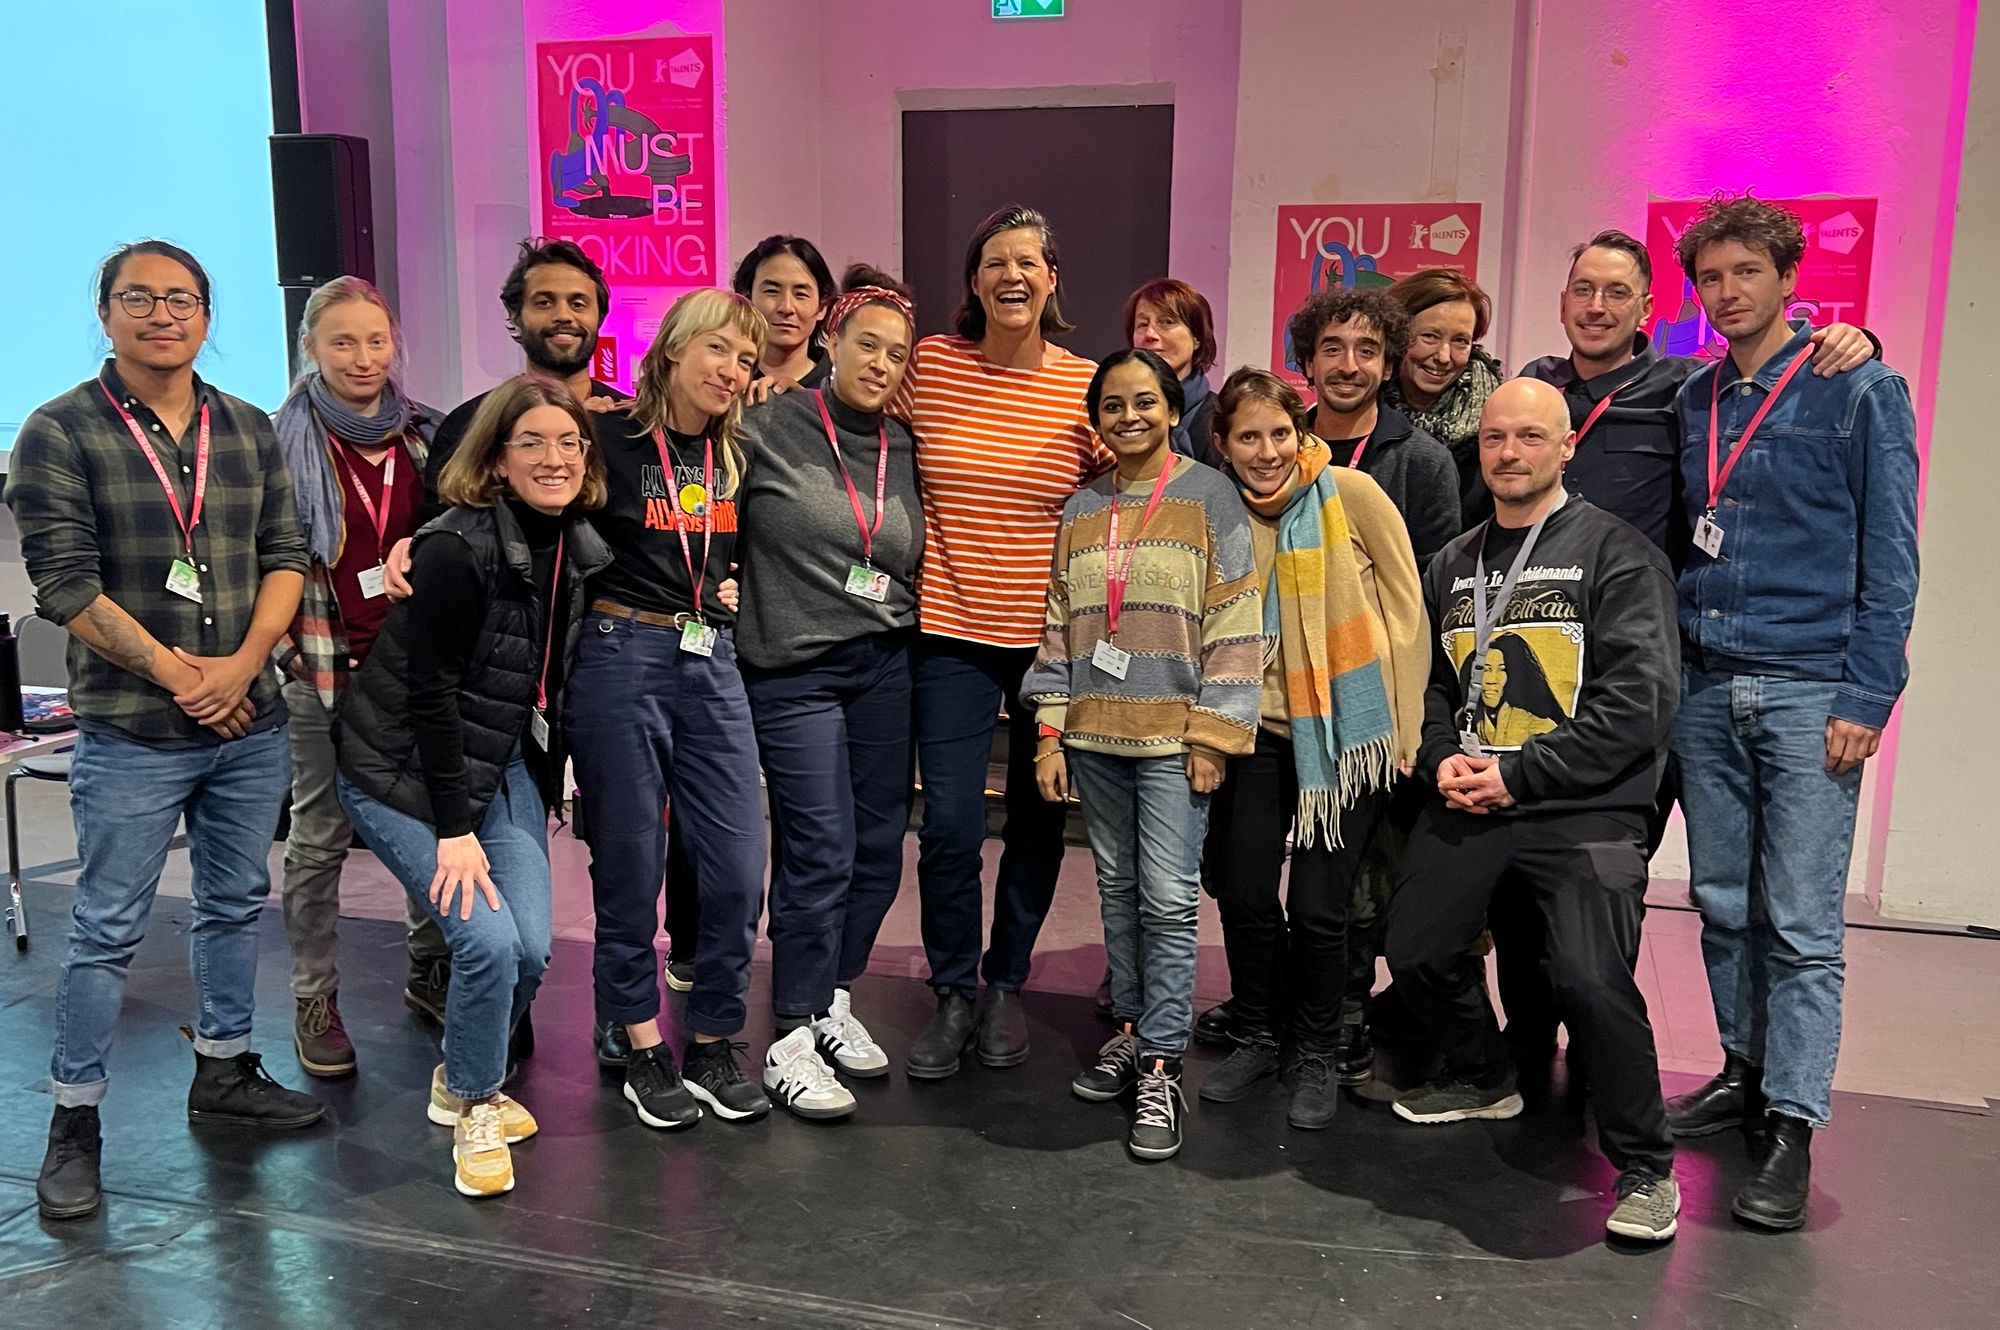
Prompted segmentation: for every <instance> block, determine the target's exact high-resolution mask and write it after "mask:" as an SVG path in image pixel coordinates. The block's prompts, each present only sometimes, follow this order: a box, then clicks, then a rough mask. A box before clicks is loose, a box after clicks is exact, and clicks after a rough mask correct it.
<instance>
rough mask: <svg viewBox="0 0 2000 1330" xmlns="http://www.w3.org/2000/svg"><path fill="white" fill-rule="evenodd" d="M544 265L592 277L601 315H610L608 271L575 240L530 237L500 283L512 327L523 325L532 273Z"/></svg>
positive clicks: (508, 319) (503, 302) (522, 243)
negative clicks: (522, 308)
mask: <svg viewBox="0 0 2000 1330" xmlns="http://www.w3.org/2000/svg"><path fill="white" fill-rule="evenodd" d="M544 264H553V265H555V266H558V267H563V268H574V269H576V270H577V271H578V272H580V273H582V274H583V275H584V276H585V277H588V278H589V279H590V280H591V283H592V285H594V286H596V288H597V316H598V317H599V318H600V319H601V318H603V317H604V316H605V314H607V313H609V312H610V310H611V288H610V286H608V285H607V284H606V283H605V281H604V269H602V268H600V267H598V266H597V260H595V259H593V258H591V257H590V255H588V254H586V253H584V252H583V246H581V245H579V244H577V243H576V242H575V241H574V240H549V239H546V238H544V237H542V236H530V237H528V238H527V239H526V240H523V241H522V242H521V252H520V254H519V255H517V256H516V257H515V259H514V266H513V267H511V268H509V269H508V270H507V280H506V281H504V282H502V283H500V303H501V305H502V306H504V307H505V308H506V310H507V326H508V327H510V328H518V327H520V326H521V302H522V301H524V300H526V299H527V298H528V270H529V269H531V268H539V267H542V266H543V265H544Z"/></svg>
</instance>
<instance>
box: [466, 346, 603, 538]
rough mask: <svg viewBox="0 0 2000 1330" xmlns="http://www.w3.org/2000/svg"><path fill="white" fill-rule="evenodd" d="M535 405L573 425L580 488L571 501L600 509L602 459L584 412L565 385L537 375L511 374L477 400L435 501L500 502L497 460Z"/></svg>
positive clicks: (501, 489)
mask: <svg viewBox="0 0 2000 1330" xmlns="http://www.w3.org/2000/svg"><path fill="white" fill-rule="evenodd" d="M538 406H553V407H556V408H558V409H560V410H562V411H565V412H567V413H568V415H569V418H570V419H571V420H573V421H575V422H576V432H577V433H578V434H579V435H581V436H582V437H583V490H582V492H580V493H579V494H578V495H577V496H576V501H577V503H578V504H579V505H581V506H582V507H585V508H601V507H603V506H604V496H605V483H604V455H603V453H601V452H599V451H598V448H597V443H596V441H595V439H594V438H593V437H592V434H591V425H590V413H589V412H588V411H585V410H584V409H583V403H581V402H579V401H577V400H576V396H575V394H573V393H571V392H570V390H569V387H568V386H567V385H566V384H563V383H561V382H559V381H557V380H555V379H551V378H547V377H544V376H543V375H540V374H521V375H517V376H515V377H514V378H511V379H509V380H507V381H506V382H505V383H503V384H501V385H500V386H499V387H498V388H495V389H494V390H493V391H492V392H490V393H488V394H486V396H485V398H484V399H482V400H481V401H480V403H479V410H478V411H476V412H475V413H473V417H472V423H471V424H470V425H468V426H466V429H465V438H464V439H463V440H461V441H460V443H459V445H458V448H457V449H456V450H455V451H454V452H453V453H452V455H451V460H450V461H448V462H446V463H445V464H444V474H443V475H441V476H439V477H438V500H439V502H441V503H446V504H449V505H451V506H452V507H454V508H491V507H492V506H493V505H494V504H495V503H496V502H498V501H499V500H500V499H501V498H503V497H504V496H505V494H506V491H507V483H506V482H505V481H503V480H502V479H500V456H501V454H502V453H504V452H505V451H506V450H507V439H508V436H509V435H511V434H512V433H513V432H514V426H516V425H517V424H519V423H520V421H521V417H522V416H525V415H527V414H528V413H529V412H530V411H532V410H534V409H535V408H536V407H538Z"/></svg>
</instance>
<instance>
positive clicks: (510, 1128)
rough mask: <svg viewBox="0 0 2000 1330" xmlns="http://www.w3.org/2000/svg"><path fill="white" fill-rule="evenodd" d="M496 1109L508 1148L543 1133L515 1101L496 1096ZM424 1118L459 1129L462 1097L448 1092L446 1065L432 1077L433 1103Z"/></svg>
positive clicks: (439, 1068) (439, 1066)
mask: <svg viewBox="0 0 2000 1330" xmlns="http://www.w3.org/2000/svg"><path fill="white" fill-rule="evenodd" d="M493 1106H494V1107H495V1108H497V1109H499V1110H500V1124H501V1127H502V1129H503V1130H505V1132H506V1133H507V1144H509V1145H519V1144H520V1143H521V1142H522V1141H525V1140H527V1139H528V1138H529V1137H530V1136H533V1135H534V1134H535V1133H536V1132H538V1131H540V1130H541V1127H540V1125H539V1124H537V1123H536V1121H535V1115H534V1114H533V1113H530V1112H529V1111H528V1110H527V1109H525V1108H523V1107H521V1105H520V1104H519V1103H518V1102H516V1101H515V1100H512V1099H509V1098H508V1097H507V1096H506V1095H504V1094H497V1095H494V1096H493ZM424 1116H425V1117H427V1118H429V1119H430V1120H431V1121H432V1122H435V1123H437V1125H438V1126H440V1127H453V1126H457V1125H458V1096H456V1095H454V1094H453V1093H452V1092H451V1091H449V1090H447V1089H445V1088H444V1064H443V1063H442V1062H440V1063H439V1064H438V1069H437V1070H436V1071H434V1072H432V1073H431V1102H430V1106H429V1107H427V1108H426V1109H425V1110H424Z"/></svg>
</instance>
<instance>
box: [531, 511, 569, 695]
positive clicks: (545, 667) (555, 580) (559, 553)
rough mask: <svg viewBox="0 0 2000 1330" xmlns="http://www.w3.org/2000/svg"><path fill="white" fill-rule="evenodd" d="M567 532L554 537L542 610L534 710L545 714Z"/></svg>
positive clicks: (554, 647) (554, 645) (554, 646)
mask: <svg viewBox="0 0 2000 1330" xmlns="http://www.w3.org/2000/svg"><path fill="white" fill-rule="evenodd" d="M567 534H568V533H567V532H565V533H563V535H559V536H557V537H556V571H555V575H554V576H553V577H551V578H549V604H548V608H547V609H545V610H543V611H542V617H543V618H544V619H546V620H547V621H548V622H547V624H546V625H545V626H546V628H547V630H548V631H547V632H546V633H545V634H544V635H543V639H542V677H541V679H540V680H539V681H538V682H537V683H536V684H535V710H537V711H539V712H542V713H543V714H545V715H546V714H547V712H548V709H549V657H550V656H552V655H554V654H555V649H556V592H557V591H558V590H559V589H560V588H561V587H562V559H563V539H564V536H566V535H567Z"/></svg>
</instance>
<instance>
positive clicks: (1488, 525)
mask: <svg viewBox="0 0 2000 1330" xmlns="http://www.w3.org/2000/svg"><path fill="white" fill-rule="evenodd" d="M1526 536H1527V530H1526V528H1518V527H1517V528H1512V529H1509V528H1506V527H1502V526H1498V525H1496V524H1494V523H1493V522H1492V521H1490V520H1489V521H1486V522H1482V523H1480V524H1479V525H1478V526H1477V527H1474V528H1473V529H1472V530H1471V531H1468V532H1466V533H1465V534H1464V535H1463V536H1460V537H1459V538H1458V539H1456V540H1454V541H1452V542H1451V543H1450V544H1449V545H1447V546H1445V547H1444V549H1443V551H1442V552H1440V553H1439V555H1438V557H1437V558H1436V559H1435V560H1433V561H1432V563H1431V566H1430V568H1429V570H1428V571H1427V572H1426V574H1425V576H1424V601H1425V606H1426V608H1427V609H1428V610H1429V611H1430V618H1431V624H1432V626H1433V630H1434V631H1435V632H1436V634H1437V636H1436V639H1435V647H1434V649H1433V652H1432V658H1431V680H1430V686H1429V688H1428V689H1427V690H1426V692H1425V698H1424V740H1423V745H1422V747H1421V749H1420V750H1419V752H1418V757H1417V764H1418V767H1419V769H1420V771H1421V772H1422V774H1423V775H1424V778H1425V779H1426V781H1427V783H1429V784H1430V785H1432V787H1433V788H1434V787H1435V784H1436V780H1437V766H1438V763H1440V762H1442V761H1443V760H1444V759H1445V758H1447V757H1449V756H1450V755H1451V754H1453V753H1456V752H1459V751H1461V750H1460V748H1459V732H1460V731H1461V730H1462V729H1464V728H1465V727H1466V725H1467V724H1468V723H1470V725H1471V728H1472V732H1473V733H1474V734H1475V735H1476V736H1477V737H1478V739H1479V742H1480V746H1481V747H1482V748H1483V749H1485V751H1486V752H1487V753H1488V754H1490V755H1492V756H1494V757H1497V758H1499V759H1500V773H1501V779H1502V780H1504V781H1505V782H1506V784H1507V790H1508V792H1509V793H1510V794H1512V795H1513V796H1514V798H1515V800H1516V802H1517V804H1518V805H1519V809H1518V811H1521V812H1534V811H1545V810H1554V809H1585V808H1589V809H1607V808H1647V807H1651V805H1652V803H1653V799H1654V795H1655V793H1656V791H1657V790H1658V788H1659V780H1660V771H1661V769H1662V767H1663V765H1664V763H1665V758H1666V745H1667V736H1668V734H1669V732H1670V730H1671V728H1672V725H1673V718H1674V711H1675V710H1676V708H1677V706H1678V704H1679V700H1680V642H1679V635H1678V630H1677V629H1676V627H1675V624H1674V587H1673V579H1672V576H1671V575H1670V573H1669V572H1668V569H1667V561H1666V558H1665V556H1663V555H1662V554H1661V553H1660V551H1659V550H1658V549H1657V548H1655V547H1654V546H1653V545H1652V544H1651V543H1650V542H1648V541H1647V540H1646V538H1645V537H1644V536H1642V535H1640V534H1639V532H1638V531H1636V530H1634V529H1633V528H1632V527H1631V526H1630V525H1628V524H1627V523H1625V522H1622V521H1620V520H1619V519H1617V518H1615V517H1613V516H1611V515H1610V514H1609V513H1606V512H1605V511H1603V510H1602V509H1600V508H1597V507H1595V506H1593V505H1592V504H1590V503H1588V502H1586V501H1584V500H1582V499H1575V498H1572V499H1570V500H1569V501H1568V502H1567V503H1565V504H1563V506H1562V507H1560V508H1558V509H1557V510H1556V511H1555V512H1554V513H1553V514H1552V515H1551V516H1550V517H1549V520H1548V523H1547V525H1546V526H1544V527H1543V529H1542V534H1541V537H1540V539H1539V540H1537V541H1536V543H1535V548H1534V551H1533V553H1532V555H1531V556H1530V558H1529V560H1528V565H1527V567H1525V568H1523V569H1522V570H1521V578H1520V581H1519V582H1517V583H1516V584H1515V587H1514V593H1513V595H1512V596H1511V597H1510V598H1509V599H1508V602H1507V605H1506V607H1505V609H1504V610H1503V611H1502V613H1501V615H1500V622H1499V624H1498V626H1497V627H1496V628H1495V629H1494V631H1493V636H1492V638H1491V639H1490V640H1489V641H1488V642H1487V644H1486V662H1485V669H1484V670H1483V671H1482V673H1481V675H1480V687H1479V690H1478V692H1477V693H1476V694H1474V695H1473V696H1472V698H1471V703H1470V707H1469V708H1468V705H1467V702H1468V698H1467V692H1468V688H1467V685H1468V682H1469V680H1470V678H1471V675H1472V659H1471V658H1472V649H1473V644H1474V640H1475V636H1476V632H1477V615H1476V610H1475V590H1474V585H1475V582H1476V580H1477V579H1476V570H1477V562H1478V556H1479V553H1480V542H1481V541H1482V540H1484V541H1485V564H1486V595H1487V596H1488V597H1489V598H1490V597H1493V596H1497V595H1498V594H1499V591H1500V583H1501V581H1502V580H1503V579H1504V578H1505V577H1506V575H1507V570H1508V568H1509V567H1510V566H1511V565H1512V564H1513V561H1514V556H1515V555H1516V554H1517V553H1519V552H1520V548H1521V542H1522V541H1523V540H1524V539H1525V538H1526Z"/></svg>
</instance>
